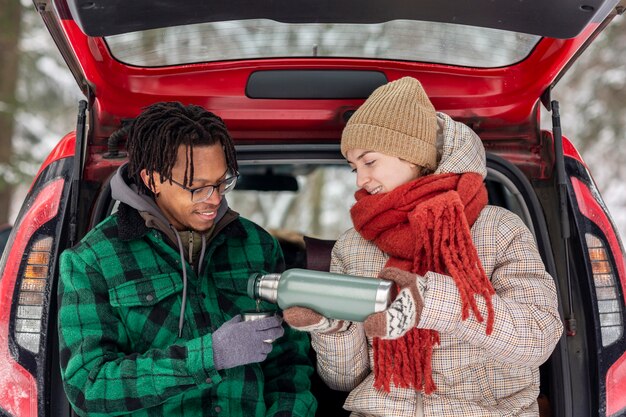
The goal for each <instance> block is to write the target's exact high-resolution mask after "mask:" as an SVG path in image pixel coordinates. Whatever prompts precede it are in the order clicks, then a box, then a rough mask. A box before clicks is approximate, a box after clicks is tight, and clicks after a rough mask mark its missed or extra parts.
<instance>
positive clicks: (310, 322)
mask: <svg viewBox="0 0 626 417" xmlns="http://www.w3.org/2000/svg"><path fill="white" fill-rule="evenodd" d="M283 318H284V319H285V321H286V322H287V324H289V325H290V326H291V327H293V328H294V329H296V330H300V331H303V332H318V333H325V334H330V333H337V332H341V331H344V330H346V329H347V328H348V326H349V325H350V322H347V321H345V320H336V319H329V318H327V317H324V316H322V315H321V314H319V313H318V312H316V311H314V310H311V309H310V308H306V307H289V308H288V309H286V310H285V311H283Z"/></svg>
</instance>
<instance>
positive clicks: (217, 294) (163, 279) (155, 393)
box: [58, 216, 316, 417]
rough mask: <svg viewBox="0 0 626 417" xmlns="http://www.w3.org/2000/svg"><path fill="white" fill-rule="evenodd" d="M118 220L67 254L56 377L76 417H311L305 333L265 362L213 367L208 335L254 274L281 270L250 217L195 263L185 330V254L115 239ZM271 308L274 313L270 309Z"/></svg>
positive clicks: (157, 237)
mask: <svg viewBox="0 0 626 417" xmlns="http://www.w3.org/2000/svg"><path fill="white" fill-rule="evenodd" d="M117 233H118V228H117V223H116V220H115V217H114V216H113V217H110V218H109V219H107V220H105V221H104V222H103V223H101V224H100V225H99V226H97V227H96V228H95V229H94V230H93V231H92V232H90V233H89V234H88V235H87V236H85V238H84V239H83V240H82V241H81V243H80V244H79V245H77V246H76V247H74V248H72V249H70V250H67V251H66V252H64V253H63V254H62V256H61V265H60V281H59V288H58V293H59V303H60V307H59V345H60V362H61V373H62V377H63V383H64V388H65V391H66V394H67V396H68V398H69V400H70V403H71V404H72V407H73V408H74V410H75V411H76V412H77V414H78V415H81V416H86V415H89V416H102V417H104V416H111V415H132V416H137V417H138V416H141V417H144V416H145V417H148V416H168V417H169V416H172V417H176V416H190V417H191V416H193V417H197V416H217V415H228V416H246V417H248V416H253V417H266V416H268V417H269V416H272V417H273V416H302V417H308V416H313V415H314V413H315V409H316V402H315V399H314V398H313V396H312V394H311V393H310V390H309V376H310V374H311V373H312V366H311V364H310V363H309V359H308V345H309V343H308V340H307V339H306V335H304V336H303V335H300V334H297V333H294V332H286V333H285V336H283V337H282V338H280V339H279V340H277V341H276V342H275V343H274V349H273V351H272V352H271V354H270V355H269V356H268V359H267V360H266V361H265V362H263V363H260V364H258V363H254V364H249V365H245V366H239V367H235V368H231V369H225V370H221V371H219V372H218V371H216V370H215V369H214V367H213V356H212V333H213V331H214V330H215V329H217V328H219V326H221V324H223V323H224V322H225V321H227V320H229V319H230V318H232V317H233V316H235V315H237V314H239V313H240V312H241V311H242V310H244V309H253V308H255V302H254V300H252V299H250V298H249V297H248V296H247V293H246V284H247V279H248V277H249V275H250V274H251V273H252V272H274V271H276V270H281V269H282V268H283V261H282V254H281V252H280V248H279V246H278V244H277V242H276V240H275V239H273V238H272V237H271V236H270V235H269V234H267V232H265V231H264V230H263V229H261V228H259V227H258V226H256V225H254V224H253V223H251V222H248V221H246V220H245V219H239V220H235V221H233V222H232V223H231V224H230V225H229V226H227V227H226V228H225V229H224V230H223V231H222V232H220V234H219V235H216V236H215V238H214V239H213V241H212V242H211V244H210V246H209V247H208V248H207V255H206V258H205V262H204V263H203V264H204V265H205V266H204V268H202V269H200V271H201V273H200V274H201V275H199V276H198V275H196V273H195V271H193V270H192V269H191V268H190V266H189V265H186V267H187V268H188V269H187V271H188V290H187V306H186V309H185V316H184V325H183V335H182V337H178V319H179V317H180V310H181V298H182V297H181V295H182V285H183V284H182V278H181V265H180V257H179V255H178V253H177V252H176V251H175V250H174V249H173V248H171V247H170V246H169V245H168V244H167V243H166V242H165V241H164V237H163V236H162V235H161V234H160V233H159V232H157V231H154V230H151V231H148V232H147V233H145V234H144V235H142V236H139V237H137V238H136V239H132V240H128V241H122V240H121V239H119V237H118V235H117ZM263 307H264V308H275V306H272V305H264V306H263Z"/></svg>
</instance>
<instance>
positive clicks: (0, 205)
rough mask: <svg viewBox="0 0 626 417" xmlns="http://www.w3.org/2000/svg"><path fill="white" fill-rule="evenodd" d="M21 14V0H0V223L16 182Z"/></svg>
mask: <svg viewBox="0 0 626 417" xmlns="http://www.w3.org/2000/svg"><path fill="white" fill-rule="evenodd" d="M21 16H22V5H21V4H20V2H19V0H0V223H6V222H7V221H8V218H9V208H10V204H11V195H12V193H13V186H14V182H15V178H14V174H13V166H12V164H11V157H12V155H13V129H14V126H15V112H16V109H17V98H16V86H17V67H18V59H17V57H18V45H19V39H20V29H21V20H22V18H21Z"/></svg>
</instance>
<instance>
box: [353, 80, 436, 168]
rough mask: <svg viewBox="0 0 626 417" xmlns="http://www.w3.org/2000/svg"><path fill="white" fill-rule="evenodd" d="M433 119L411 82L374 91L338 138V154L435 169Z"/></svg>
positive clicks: (423, 97) (416, 85)
mask: <svg viewBox="0 0 626 417" xmlns="http://www.w3.org/2000/svg"><path fill="white" fill-rule="evenodd" d="M436 140H437V115H436V113H435V108H434V107H433V105H432V103H431V102H430V99H429V98H428V96H427V95H426V92H425V91H424V89H423V88H422V85H421V84H420V82H419V81H417V80H416V79H415V78H411V77H404V78H400V79H399V80H396V81H392V82H390V83H387V84H385V85H383V86H380V87H378V88H377V89H376V90H374V92H373V93H372V94H371V95H370V96H369V98H368V99H367V100H365V102H364V103H363V105H361V107H359V108H358V110H357V111H356V112H354V114H353V115H352V117H350V119H349V120H348V123H347V124H346V127H345V128H344V130H343V133H342V135H341V153H342V154H343V156H344V157H345V156H346V153H347V152H348V151H349V150H350V149H364V150H368V151H375V152H380V153H383V154H385V155H390V156H397V157H399V158H402V159H404V160H406V161H409V162H412V163H414V164H417V165H420V166H423V167H427V168H430V169H435V168H436V167H437V148H436Z"/></svg>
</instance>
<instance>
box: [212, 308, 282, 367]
mask: <svg viewBox="0 0 626 417" xmlns="http://www.w3.org/2000/svg"><path fill="white" fill-rule="evenodd" d="M284 333H285V329H283V327H282V319H281V318H280V317H279V316H271V317H266V318H263V319H260V320H254V321H242V318H241V316H240V315H237V316H235V317H233V318H232V319H230V320H229V321H227V322H226V323H224V324H222V325H221V326H220V328H219V329H217V330H216V331H215V332H214V333H213V364H214V366H215V369H217V370H220V369H229V368H234V367H236V366H240V365H246V364H249V363H256V362H263V361H264V360H265V358H266V357H267V355H268V354H269V353H270V352H271V351H272V344H271V343H267V342H265V340H274V339H278V338H279V337H281V336H282V335H283V334H284Z"/></svg>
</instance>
